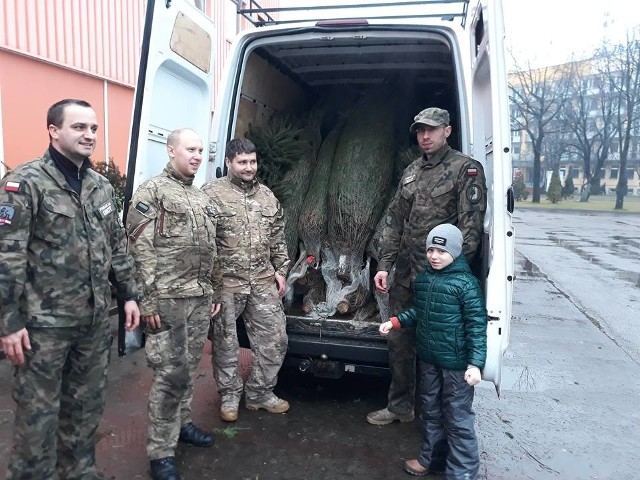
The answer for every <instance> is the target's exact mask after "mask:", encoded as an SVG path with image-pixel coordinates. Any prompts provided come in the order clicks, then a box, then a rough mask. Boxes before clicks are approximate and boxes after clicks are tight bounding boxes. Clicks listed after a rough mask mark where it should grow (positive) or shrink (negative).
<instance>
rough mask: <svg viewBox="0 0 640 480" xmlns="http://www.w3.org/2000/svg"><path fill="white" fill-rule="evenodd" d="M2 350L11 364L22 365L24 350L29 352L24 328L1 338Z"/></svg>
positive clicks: (29, 346) (27, 333)
mask: <svg viewBox="0 0 640 480" xmlns="http://www.w3.org/2000/svg"><path fill="white" fill-rule="evenodd" d="M1 340H2V350H4V354H5V355H6V356H7V358H8V359H9V360H11V363H12V364H14V365H22V364H23V363H24V350H31V342H29V332H27V329H26V328H23V329H22V330H18V331H17V332H15V333H12V334H10V335H6V336H4V337H2V338H1Z"/></svg>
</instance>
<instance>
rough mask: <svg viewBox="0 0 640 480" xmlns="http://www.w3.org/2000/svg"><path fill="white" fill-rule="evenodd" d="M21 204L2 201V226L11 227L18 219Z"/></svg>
mask: <svg viewBox="0 0 640 480" xmlns="http://www.w3.org/2000/svg"><path fill="white" fill-rule="evenodd" d="M19 213H20V205H14V204H12V203H0V228H7V227H10V226H11V225H12V224H13V223H14V222H16V221H17V220H18V214H19Z"/></svg>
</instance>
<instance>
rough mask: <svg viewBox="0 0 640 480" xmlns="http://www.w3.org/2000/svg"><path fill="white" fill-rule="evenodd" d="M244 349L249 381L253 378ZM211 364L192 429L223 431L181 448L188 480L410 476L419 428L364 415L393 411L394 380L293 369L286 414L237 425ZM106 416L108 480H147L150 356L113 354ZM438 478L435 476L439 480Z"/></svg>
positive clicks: (286, 379) (101, 454) (6, 414)
mask: <svg viewBox="0 0 640 480" xmlns="http://www.w3.org/2000/svg"><path fill="white" fill-rule="evenodd" d="M247 352H248V351H243V355H242V356H241V357H242V365H243V367H244V368H243V374H244V375H245V376H246V375H247V373H248V370H247V367H248V356H247ZM210 358H211V357H210V356H209V355H204V356H203V359H202V362H201V364H200V368H199V371H198V380H197V387H196V393H195V398H194V404H193V412H194V421H195V422H196V423H197V424H198V425H199V426H201V427H203V428H205V429H210V430H213V431H214V432H215V433H216V444H215V445H214V446H213V447H211V448H205V449H203V448H196V447H191V446H182V445H181V446H180V447H179V449H178V452H177V459H178V462H179V468H180V471H181V473H182V475H183V478H184V480H195V479H211V480H287V479H291V480H294V479H295V480H306V479H308V480H312V479H313V480H320V479H332V480H341V479H365V478H366V479H372V480H376V479H390V478H406V477H408V475H407V474H405V473H404V472H403V471H402V469H401V467H402V462H403V461H404V459H405V458H408V456H412V455H414V454H415V453H416V452H417V448H418V445H419V441H420V440H419V434H418V431H417V424H415V425H414V424H394V425H390V426H386V427H376V426H372V425H369V424H367V423H366V420H365V417H366V414H367V413H368V412H369V411H371V410H374V409H377V408H381V407H383V406H384V405H385V403H386V392H387V387H388V380H387V379H383V378H374V377H363V376H355V375H354V376H345V377H343V378H342V379H340V380H337V381H336V380H324V379H317V378H313V377H310V376H308V375H303V374H299V373H297V372H295V371H292V370H291V371H286V372H284V373H283V374H281V376H280V382H279V385H278V388H277V393H278V394H280V395H281V396H282V397H283V398H286V399H287V400H288V401H289V402H290V403H291V410H290V411H289V412H288V413H286V414H282V415H273V414H269V413H266V412H264V411H258V412H253V411H249V410H246V409H245V408H244V407H241V410H240V417H239V419H238V421H237V422H235V423H233V424H228V423H225V422H222V421H221V420H220V419H219V418H218V414H217V412H218V408H219V400H218V397H217V393H216V390H215V385H214V382H213V379H212V376H211V365H210V363H209V362H210ZM10 375H11V374H10V366H9V365H8V362H7V361H6V360H5V361H2V362H0V379H2V385H3V388H2V393H0V455H1V456H0V477H1V478H4V472H5V471H6V466H7V461H8V453H9V451H8V449H9V448H10V444H11V430H12V419H13V401H12V400H11V395H10V388H8V387H10V382H9V380H10ZM109 375H110V377H109V378H110V384H109V392H108V399H107V409H106V412H105V416H104V419H103V421H102V423H101V425H100V428H99V436H100V440H99V442H98V446H97V456H98V464H99V466H100V468H101V469H102V470H103V472H104V473H105V476H106V477H107V478H109V479H117V480H129V479H146V478H149V475H148V460H147V458H146V454H145V448H144V445H145V437H146V425H147V416H146V406H147V394H148V391H149V387H150V384H151V378H152V377H151V372H150V370H149V369H148V368H147V367H146V364H145V360H144V352H142V351H137V352H135V353H133V354H130V355H127V356H125V357H121V358H117V357H116V356H115V349H114V359H113V360H112V364H111V367H110V371H109ZM434 478H437V477H434Z"/></svg>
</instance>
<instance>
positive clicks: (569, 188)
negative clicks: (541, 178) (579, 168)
mask: <svg viewBox="0 0 640 480" xmlns="http://www.w3.org/2000/svg"><path fill="white" fill-rule="evenodd" d="M575 190H576V187H575V185H574V184H573V175H571V170H569V172H568V173H567V178H566V179H565V180H564V187H562V198H568V197H570V196H571V195H573V192H574V191H575Z"/></svg>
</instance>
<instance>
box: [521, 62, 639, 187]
mask: <svg viewBox="0 0 640 480" xmlns="http://www.w3.org/2000/svg"><path fill="white" fill-rule="evenodd" d="M576 72H578V75H579V76H580V77H581V82H574V84H573V85H574V89H573V90H571V89H569V90H568V92H569V93H568V98H567V100H566V102H567V104H570V103H571V102H574V103H575V102H577V101H578V99H577V97H578V96H579V97H581V98H580V101H582V102H584V105H585V111H586V112H587V113H586V114H587V116H588V120H589V122H592V123H593V124H594V125H596V124H599V125H601V123H602V122H603V121H604V120H603V118H602V114H601V111H600V110H599V96H600V95H602V93H601V91H600V90H599V89H598V88H596V82H597V81H598V80H597V72H596V71H595V68H594V67H593V65H592V64H591V63H590V62H589V61H584V62H576V63H574V64H567V65H560V66H556V67H552V68H551V69H550V72H547V71H545V72H539V71H532V72H528V73H527V74H526V75H524V77H523V76H522V75H521V74H518V73H513V74H511V75H510V76H509V85H510V88H511V89H512V90H513V89H514V88H522V83H529V85H527V86H526V89H530V90H532V91H535V86H534V85H532V84H534V83H535V82H536V81H540V82H549V84H550V85H551V87H552V88H553V86H554V83H557V84H559V82H560V81H561V76H562V75H575V74H576ZM523 79H524V80H523ZM575 85H580V86H581V87H582V91H580V92H577V91H576V89H575ZM521 93H522V94H523V95H525V96H526V94H527V93H529V94H531V92H521ZM536 93H540V90H538V91H537V92H536ZM514 96H515V95H514ZM516 97H517V96H516ZM518 114H519V110H518V108H516V106H515V105H514V104H513V103H512V105H511V117H512V125H517V124H518V122H517V121H515V120H516V117H517V116H518ZM556 129H557V130H559V131H561V132H563V133H561V134H559V135H558V134H555V135H554V134H548V135H546V137H545V139H544V142H546V143H545V148H544V149H543V150H544V152H543V154H542V156H541V159H540V160H541V175H540V182H541V187H542V188H543V189H546V186H547V185H548V183H549V180H550V178H551V173H552V171H553V169H554V168H555V167H557V168H558V170H559V173H560V179H561V181H562V183H563V185H564V183H565V179H566V178H568V177H569V176H570V177H571V179H572V180H573V185H574V187H575V188H576V192H580V191H581V189H582V187H583V186H584V185H585V184H586V183H587V180H588V179H587V176H586V175H585V167H584V161H583V159H582V158H581V155H580V154H579V152H578V151H577V150H576V149H575V147H572V144H573V143H575V142H574V139H575V136H574V135H573V134H572V133H570V128H568V127H567V126H566V125H564V124H563V119H562V114H560V115H558V120H557V121H556ZM619 142H620V140H619V138H618V137H614V138H613V139H612V141H611V145H610V148H609V153H608V156H607V159H606V160H605V162H604V164H603V167H602V170H601V172H600V184H601V188H602V191H601V192H599V193H603V194H605V195H615V194H616V189H617V184H618V179H619V176H620V174H621V172H620V148H619V147H620V143H619ZM554 143H555V144H554ZM560 143H562V144H563V145H560ZM511 147H512V149H511V153H512V161H513V169H514V172H513V173H514V178H515V176H516V175H519V174H520V175H522V176H523V178H524V181H525V184H526V185H527V186H528V187H529V188H531V187H532V186H533V157H534V154H533V147H532V142H531V138H530V137H529V135H528V133H527V131H526V130H520V129H518V128H512V132H511ZM591 163H592V169H593V165H594V164H595V152H594V153H593V156H592V159H591ZM625 174H626V178H627V195H640V125H636V126H635V128H633V129H632V132H631V138H630V143H629V152H628V155H627V168H626V170H625Z"/></svg>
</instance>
